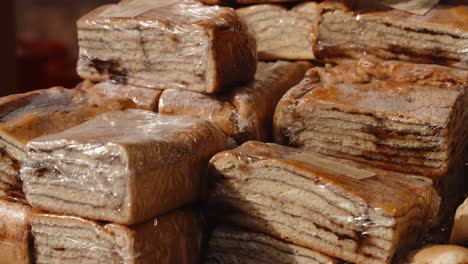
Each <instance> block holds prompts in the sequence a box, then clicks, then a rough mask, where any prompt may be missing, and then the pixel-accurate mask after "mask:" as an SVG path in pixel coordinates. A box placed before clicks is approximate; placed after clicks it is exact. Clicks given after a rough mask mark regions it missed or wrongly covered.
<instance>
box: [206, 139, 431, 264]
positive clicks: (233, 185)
mask: <svg viewBox="0 0 468 264" xmlns="http://www.w3.org/2000/svg"><path fill="white" fill-rule="evenodd" d="M210 165H211V168H212V171H211V174H210V175H211V177H210V186H211V188H212V189H211V190H210V194H211V196H210V197H209V199H208V200H207V207H208V210H207V212H208V213H209V214H210V216H211V217H212V219H216V220H218V221H222V222H225V223H229V224H233V225H236V226H241V227H245V228H248V229H250V230H253V231H258V232H262V233H265V234H268V235H270V236H273V237H276V238H279V239H284V240H286V241H289V242H291V243H293V244H296V245H298V246H302V247H306V248H310V249H313V250H316V251H318V252H322V253H324V254H327V255H329V256H333V257H337V258H339V259H343V260H346V261H350V262H354V263H390V262H391V260H392V258H393V256H394V255H395V254H396V253H399V252H401V251H403V250H405V249H407V248H410V247H411V246H413V245H415V243H417V242H418V240H419V239H420V238H421V235H422V234H423V233H425V231H426V230H427V229H428V228H429V227H430V226H431V225H432V224H433V222H432V221H433V220H434V219H435V217H436V214H437V210H438V204H439V197H438V196H437V193H436V192H435V190H434V188H433V187H432V182H431V180H429V179H427V178H425V177H419V176H409V175H406V176H403V175H398V173H395V172H389V171H384V170H380V169H376V168H373V167H368V166H365V165H362V164H357V163H355V162H352V161H347V160H340V159H335V158H330V157H326V156H322V155H319V154H315V153H313V152H308V151H304V150H300V149H295V148H290V147H286V146H281V145H276V144H267V143H260V142H252V141H250V142H247V143H244V144H243V145H242V146H240V147H238V148H236V149H234V150H230V151H224V152H221V153H218V154H216V155H215V156H214V157H213V158H212V159H211V161H210Z"/></svg>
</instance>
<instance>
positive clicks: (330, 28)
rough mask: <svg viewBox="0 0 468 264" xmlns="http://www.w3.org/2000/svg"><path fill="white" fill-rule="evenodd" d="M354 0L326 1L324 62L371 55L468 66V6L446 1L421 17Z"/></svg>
mask: <svg viewBox="0 0 468 264" xmlns="http://www.w3.org/2000/svg"><path fill="white" fill-rule="evenodd" d="M350 2H351V1H339V0H331V1H326V2H324V3H322V4H320V8H321V16H320V22H319V26H318V35H319V39H318V43H317V45H316V54H315V55H316V57H317V58H318V59H319V60H321V61H324V62H342V61H346V60H349V59H359V58H360V57H362V56H363V55H365V54H370V55H374V56H376V57H379V58H382V59H398V60H404V61H411V62H418V63H435V64H442V65H449V66H454V67H458V68H462V69H468V15H467V14H468V6H467V5H443V4H440V5H437V6H436V7H434V8H433V9H431V10H430V11H429V12H428V13H427V14H425V15H417V14H411V13H409V12H405V11H401V10H395V9H390V8H387V7H378V6H376V5H375V1H359V3H360V5H356V6H355V7H354V8H351V4H350ZM400 2H402V3H403V2H405V1H400ZM344 3H347V4H344Z"/></svg>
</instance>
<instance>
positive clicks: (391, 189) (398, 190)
mask: <svg viewBox="0 0 468 264" xmlns="http://www.w3.org/2000/svg"><path fill="white" fill-rule="evenodd" d="M226 157H229V159H231V157H232V160H238V161H239V164H240V165H236V168H239V167H241V168H242V167H243V166H244V168H245V169H247V168H249V167H250V168H251V169H255V166H263V167H266V166H271V167H275V166H277V167H280V168H283V169H285V170H290V171H294V172H297V173H298V174H300V175H303V177H306V178H309V179H310V180H313V181H315V182H316V184H320V185H323V186H327V185H331V186H339V189H341V190H342V192H343V193H345V194H346V195H347V196H348V195H349V196H353V197H355V198H356V199H357V200H360V201H362V202H363V203H366V204H368V205H369V207H371V208H380V209H382V210H383V211H384V212H385V213H386V214H387V215H389V216H401V215H404V214H405V213H407V211H408V210H410V209H411V208H412V207H413V206H414V203H415V202H421V201H418V199H419V198H418V197H426V198H428V199H429V200H430V201H434V202H437V200H438V195H437V194H436V192H435V191H434V189H433V188H432V187H431V181H429V180H424V179H423V178H421V177H416V176H405V175H402V174H399V173H396V172H389V171H385V170H380V169H376V168H374V167H372V166H367V165H363V164H358V163H355V162H352V161H347V160H341V159H335V158H331V157H325V156H322V155H320V154H316V153H313V152H308V151H305V150H300V149H296V148H290V147H285V146H281V145H277V144H271V143H260V142H255V141H249V142H246V143H244V144H242V145H241V146H240V147H238V148H236V149H233V150H228V151H224V152H221V153H218V154H216V155H215V156H214V157H213V158H212V159H211V161H210V164H212V165H213V166H214V168H217V169H219V171H223V169H226V171H229V170H231V169H230V168H223V167H222V165H221V164H223V163H222V161H223V160H225V159H226ZM314 159H318V160H320V162H318V163H321V162H322V163H323V165H321V166H318V165H317V164H318V163H317V162H316V161H315V160H314ZM324 162H330V163H328V164H327V163H324ZM331 164H333V166H335V167H334V170H335V169H336V170H335V172H332V171H330V170H329V169H330V168H328V169H327V168H326V167H327V166H328V167H330V165H331ZM341 166H342V167H341ZM355 169H356V170H355ZM338 171H341V172H338ZM366 175H368V176H369V177H366ZM252 176H253V175H252ZM357 177H363V178H362V179H360V178H357ZM428 205H429V204H426V205H425V206H428ZM437 209H438V208H437V207H436V210H434V212H432V213H436V212H437V211H438V210H437Z"/></svg>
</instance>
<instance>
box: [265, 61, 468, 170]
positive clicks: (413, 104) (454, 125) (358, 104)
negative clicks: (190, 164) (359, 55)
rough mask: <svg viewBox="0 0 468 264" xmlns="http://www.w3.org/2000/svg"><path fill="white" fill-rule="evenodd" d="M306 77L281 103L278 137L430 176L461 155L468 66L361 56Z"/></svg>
mask: <svg viewBox="0 0 468 264" xmlns="http://www.w3.org/2000/svg"><path fill="white" fill-rule="evenodd" d="M307 76H308V77H307V78H306V79H305V80H304V81H303V82H302V83H301V84H299V85H297V86H296V87H294V88H292V89H291V90H289V91H288V93H287V94H286V95H285V96H284V97H283V98H282V99H281V100H280V102H279V103H278V106H277V109H276V113H275V125H274V129H275V140H276V142H277V143H280V144H288V145H291V146H296V147H300V148H305V149H309V150H314V151H318V152H321V153H323V154H327V155H331V156H336V157H341V158H347V159H352V160H355V161H358V162H364V163H368V164H370V165H373V166H377V167H381V168H385V169H390V170H394V171H399V172H403V173H413V174H418V175H424V176H428V177H432V178H437V177H439V176H444V175H446V174H447V172H448V170H449V166H450V165H451V163H452V162H453V161H454V160H455V158H456V157H457V156H459V155H461V151H462V150H463V147H464V146H465V144H466V135H467V126H466V122H467V118H468V107H467V103H468V93H467V90H466V89H467V83H468V82H467V80H468V73H467V72H466V71H462V70H456V69H452V68H448V67H443V66H437V65H427V64H410V63H403V62H396V61H387V62H385V61H379V60H375V59H370V58H364V59H361V60H360V61H358V62H356V63H350V64H344V65H340V66H336V67H332V68H315V69H312V70H310V71H309V72H308V73H307Z"/></svg>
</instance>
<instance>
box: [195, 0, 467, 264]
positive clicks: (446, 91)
mask: <svg viewBox="0 0 468 264" xmlns="http://www.w3.org/2000/svg"><path fill="white" fill-rule="evenodd" d="M202 2H207V3H209V4H223V5H236V3H233V2H237V4H256V5H250V6H241V8H239V9H238V13H239V15H240V16H241V17H242V18H243V19H244V21H245V22H246V24H247V25H248V26H249V28H250V29H251V31H252V32H253V33H254V35H255V37H256V39H257V46H258V52H259V59H261V60H274V59H290V60H294V59H301V58H308V57H302V56H306V55H304V54H303V53H301V52H299V51H297V52H296V49H295V48H298V47H299V48H298V50H301V51H302V52H304V51H305V50H306V48H305V46H304V45H302V44H301V43H302V42H301V41H299V40H298V39H297V37H298V36H297V35H295V34H296V33H297V34H299V32H302V29H304V27H305V26H304V25H305V23H306V21H307V19H303V20H298V21H302V24H299V22H297V21H296V22H297V24H294V23H293V22H291V21H293V20H294V19H297V18H296V17H295V15H296V14H297V13H298V11H299V10H302V11H304V10H305V9H304V7H305V6H307V5H309V6H310V8H311V9H310V10H313V9H314V8H315V12H313V11H311V13H310V14H309V15H306V17H307V18H308V19H309V24H308V26H309V28H310V31H308V32H309V33H311V34H310V35H309V36H308V38H309V41H308V45H309V46H308V47H310V49H311V50H312V49H313V50H314V51H315V53H312V54H313V55H314V56H315V57H316V58H317V59H318V60H319V61H320V62H324V63H338V64H340V65H338V66H335V67H330V66H328V65H327V66H326V67H324V68H322V67H317V68H314V69H312V70H310V71H309V72H308V73H307V74H306V78H305V79H304V80H303V81H302V82H301V83H300V84H299V85H297V86H296V87H294V88H292V89H290V90H289V91H288V93H287V94H286V95H285V96H284V97H283V98H282V99H281V100H280V102H279V104H278V106H277V108H276V113H275V119H274V134H275V141H276V143H279V144H283V145H288V146H291V147H296V148H299V149H301V150H298V149H290V148H284V147H281V146H279V145H271V144H261V143H255V142H248V143H245V144H244V145H242V146H241V147H239V148H237V149H235V150H231V151H227V152H223V153H220V154H217V155H216V156H215V157H214V158H213V159H212V160H211V162H210V167H211V174H210V183H211V184H210V190H209V193H210V195H211V196H210V197H209V198H208V200H207V214H208V215H209V216H210V219H211V220H213V222H214V223H215V224H217V225H219V226H217V227H216V228H215V229H214V231H213V232H212V235H211V239H210V241H209V249H208V251H207V256H206V259H207V260H208V262H210V263H264V262H267V261H277V262H280V263H333V261H334V260H333V259H331V258H330V257H327V256H326V255H328V256H331V257H334V258H339V259H343V260H345V261H347V262H356V263H390V262H393V261H396V259H397V258H398V256H399V255H403V254H405V252H406V251H408V250H409V249H411V248H416V247H417V246H418V245H419V244H420V243H421V242H422V241H423V240H425V239H427V237H428V236H429V237H430V236H432V234H428V232H429V231H428V230H429V229H430V228H433V230H431V231H430V232H434V229H435V230H439V229H441V225H443V224H447V223H448V224H449V225H450V221H451V220H450V219H451V217H453V214H454V209H455V208H456V205H457V204H458V203H459V202H460V199H461V195H462V194H463V189H466V188H465V186H464V182H466V180H465V179H464V175H465V173H466V168H465V167H464V164H463V157H462V152H463V150H464V149H466V146H467V134H468V125H467V124H468V94H467V93H468V91H467V90H466V89H467V88H468V87H467V85H468V72H467V71H466V69H468V66H467V64H466V61H467V58H468V57H467V53H466V50H467V48H468V37H467V36H468V34H467V33H468V28H467V27H466V25H468V20H467V18H468V17H467V16H466V14H467V13H468V7H467V6H464V5H458V6H457V5H444V4H439V5H437V6H435V7H434V8H432V9H431V10H429V11H428V12H427V13H426V14H424V15H416V14H411V13H409V12H405V11H401V10H394V9H391V8H388V7H385V6H381V5H379V4H376V3H370V1H333V0H332V1H325V2H323V3H321V4H318V5H315V4H314V3H310V2H307V1H301V2H305V3H300V4H299V5H297V6H294V4H288V5H286V6H280V5H278V3H275V4H274V5H272V4H271V3H272V2H276V1H203V0H202ZM265 2H270V4H265ZM278 2H283V1H278ZM260 3H263V4H260ZM314 5H315V7H312V6H314ZM237 6H239V5H237ZM288 8H289V9H290V10H289V11H288ZM286 13H289V14H286ZM312 14H315V16H316V17H314V15H312ZM275 19H277V20H276V21H274V20H275ZM314 19H315V22H314ZM280 21H281V22H280ZM282 23H285V25H286V24H287V27H288V29H284V28H283V27H282V25H283V24H282ZM288 23H290V24H288ZM293 28H294V29H296V28H298V29H299V30H298V31H296V32H294V33H290V32H288V33H287V34H286V33H284V34H283V33H282V32H286V31H294V30H293ZM301 35H302V36H304V34H301ZM289 40H290V41H291V42H289V43H288V42H287V41H289ZM279 43H281V44H284V46H282V48H284V49H282V48H276V47H277V46H275V45H277V44H278V45H279ZM291 43H292V44H291ZM294 44H297V45H296V46H295V47H291V46H294ZM396 45H398V47H397V46H396ZM364 54H371V55H373V56H372V57H371V56H363V55H364ZM295 55H296V56H297V57H295ZM308 59H311V58H308ZM381 59H398V60H402V61H407V62H399V61H382V60H381ZM356 60H357V61H356ZM415 63H426V64H415ZM430 63H432V64H430ZM435 64H442V65H444V66H438V65H435ZM447 66H450V67H447ZM456 68H458V69H456ZM307 151H312V152H307ZM322 155H325V156H322ZM350 161H352V162H350ZM354 162H357V163H354ZM366 171H367V173H366ZM368 171H371V173H368ZM356 175H358V176H356ZM341 177H345V178H346V181H345V182H341V181H340V180H338V179H341ZM353 178H354V179H358V180H356V181H355V182H354V180H353ZM350 182H354V183H353V184H356V185H355V187H354V188H350V187H349V186H347V184H350ZM422 182H424V185H421V184H423V183H422ZM419 188H421V189H419ZM417 189H419V191H416V190H417ZM356 190H359V191H360V192H362V193H361V194H362V195H361V194H359V193H360V192H356ZM422 190H424V191H422ZM327 191H330V193H328V192H327ZM428 193H430V195H428ZM387 195H388V196H387ZM353 196H355V197H359V199H358V200H359V202H357V203H356V204H360V205H366V210H365V211H366V212H370V211H376V212H379V213H377V214H374V213H372V215H373V217H374V216H376V217H377V218H380V219H386V220H384V222H386V224H383V223H381V222H379V220H375V219H374V218H372V217H369V216H368V215H360V214H359V213H357V212H358V211H354V212H355V213H357V214H355V215H353V213H351V212H353V210H355V208H358V207H356V204H352V203H353V200H354V199H353ZM428 197H431V198H428ZM341 199H343V200H341ZM439 199H440V200H439ZM391 201H394V202H395V203H393V202H391ZM396 201H398V202H396ZM438 202H440V203H441V206H440V210H439V208H438ZM347 203H351V204H347ZM397 203H401V204H400V205H403V204H404V208H406V209H403V207H399V206H396V204H397ZM342 204H343V206H344V208H339V207H340V206H341V205H342ZM390 204H392V206H390ZM337 207H338V208H337ZM415 207H418V208H419V209H420V210H421V211H419V212H415V211H413V209H414V208H415ZM408 208H413V209H408ZM341 210H344V211H346V210H349V211H348V212H350V213H351V215H340V212H343V211H341ZM387 210H388V211H387ZM390 212H391V213H390ZM377 215H378V216H377ZM428 215H430V216H431V217H429V218H428V217H427V216H428ZM457 217H458V218H457V223H458V224H456V225H455V227H456V228H458V230H463V229H461V228H463V227H460V226H463V225H461V224H460V222H461V221H460V220H459V218H460V217H459V216H457ZM410 219H411V220H410ZM417 219H419V220H417ZM422 219H424V220H422ZM390 223H391V224H390ZM413 225H414V226H413ZM356 226H357V227H356ZM359 226H361V227H359ZM362 226H365V228H363V227H362ZM397 226H398V227H397ZM368 227H370V229H373V228H376V229H378V231H376V232H373V231H369V230H368V229H367V228H368ZM406 228H408V229H406ZM448 229H449V230H450V227H449V228H448ZM359 230H361V231H359ZM359 232H361V233H359ZM454 232H456V231H454ZM458 232H463V231H458ZM447 234H448V233H446V234H443V238H440V239H439V238H437V239H436V238H433V237H430V238H429V241H437V242H447V238H448V237H447ZM452 236H454V235H452ZM461 236H462V237H464V239H466V235H465V236H463V235H461ZM455 237H456V235H455ZM457 241H458V242H457V243H462V242H460V241H462V240H459V239H458V240H457ZM423 250H425V251H429V252H433V254H436V255H437V254H439V255H441V256H446V255H443V252H444V251H446V253H447V254H448V255H451V254H452V253H453V256H459V255H457V254H458V253H457V249H453V252H451V250H452V248H450V247H448V248H446V247H434V249H432V248H430V249H427V248H425V249H423ZM462 251H463V250H462ZM323 254H325V255H323ZM463 254H464V255H463ZM416 255H418V254H416ZM461 255H463V256H464V257H461V258H459V260H457V261H461V262H453V263H464V262H463V261H466V259H465V258H466V251H465V252H464V253H462V254H461ZM410 258H411V257H408V259H410ZM434 259H437V258H435V257H434ZM454 259H456V258H455V257H454ZM454 261H455V260H454Z"/></svg>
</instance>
